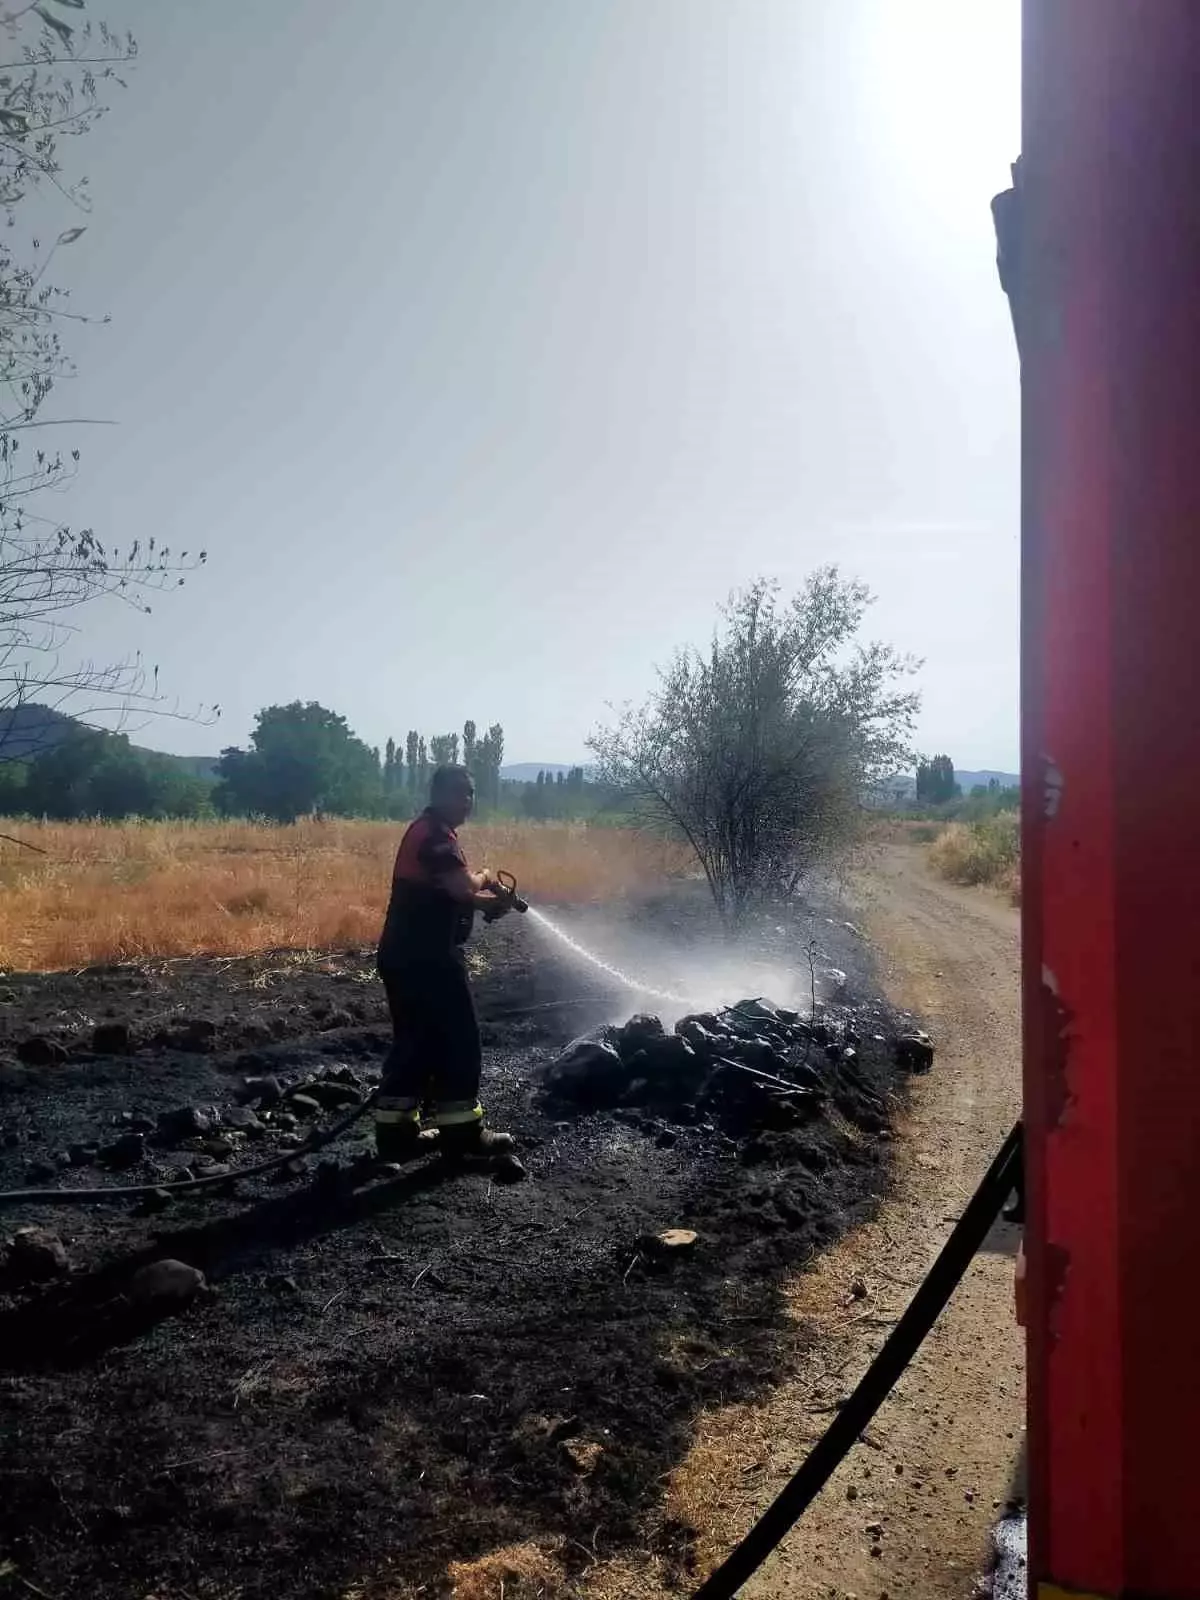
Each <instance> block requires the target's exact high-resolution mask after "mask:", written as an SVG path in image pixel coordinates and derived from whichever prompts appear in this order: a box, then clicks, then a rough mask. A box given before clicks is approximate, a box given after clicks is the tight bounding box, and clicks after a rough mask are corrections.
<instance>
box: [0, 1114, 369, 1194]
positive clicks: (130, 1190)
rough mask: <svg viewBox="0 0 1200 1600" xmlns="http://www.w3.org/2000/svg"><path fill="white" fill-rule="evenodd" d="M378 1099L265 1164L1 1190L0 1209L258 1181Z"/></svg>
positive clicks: (316, 1146) (333, 1135)
mask: <svg viewBox="0 0 1200 1600" xmlns="http://www.w3.org/2000/svg"><path fill="white" fill-rule="evenodd" d="M378 1098H379V1090H378V1089H374V1090H372V1092H371V1093H370V1094H369V1095H368V1096H367V1098H366V1099H365V1100H364V1101H363V1102H362V1103H361V1105H357V1106H355V1107H354V1108H353V1110H351V1111H348V1112H347V1113H346V1115H345V1116H344V1117H340V1118H339V1119H338V1121H337V1122H335V1123H334V1125H333V1127H332V1128H323V1129H318V1130H317V1131H315V1132H313V1133H310V1134H309V1136H308V1138H307V1139H306V1140H305V1141H304V1143H303V1144H298V1145H297V1146H296V1148H295V1149H294V1150H284V1151H281V1152H280V1153H279V1155H275V1156H270V1157H269V1158H268V1159H267V1160H266V1161H256V1162H255V1163H254V1164H253V1165H252V1166H249V1167H238V1168H237V1169H236V1170H235V1171H230V1172H218V1173H216V1174H215V1175H214V1176H213V1177H211V1178H179V1179H177V1180H176V1181H175V1182H169V1181H163V1180H160V1181H159V1182H157V1183H133V1184H125V1185H123V1186H121V1187H119V1188H114V1187H111V1186H108V1185H106V1186H105V1187H104V1188H101V1189H7V1190H0V1206H18V1205H28V1204H32V1203H40V1204H42V1205H45V1204H49V1205H56V1206H71V1205H93V1204H95V1202H96V1201H101V1200H136V1199H137V1198H138V1196H139V1195H145V1194H156V1193H158V1192H159V1190H161V1191H162V1193H163V1194H170V1195H176V1194H188V1193H191V1192H194V1191H195V1190H197V1189H218V1188H220V1186H221V1185H222V1184H223V1183H224V1184H231V1183H234V1182H235V1181H236V1180H237V1179H238V1178H256V1177H259V1176H261V1174H262V1173H264V1172H273V1171H275V1170H276V1168H279V1167H286V1166H287V1164H288V1162H289V1161H296V1160H298V1159H299V1157H301V1156H305V1155H311V1154H312V1152H313V1151H314V1150H323V1149H324V1147H325V1146H326V1145H327V1144H332V1143H333V1141H334V1140H335V1139H337V1138H339V1137H340V1136H341V1135H342V1134H343V1133H345V1131H346V1129H347V1128H349V1127H351V1126H352V1125H353V1124H354V1123H356V1122H357V1121H358V1119H359V1117H361V1116H362V1115H363V1114H364V1113H365V1112H367V1111H369V1110H370V1109H371V1107H372V1106H373V1105H374V1104H375V1102H376V1100H377V1099H378Z"/></svg>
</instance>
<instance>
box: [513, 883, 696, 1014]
mask: <svg viewBox="0 0 1200 1600" xmlns="http://www.w3.org/2000/svg"><path fill="white" fill-rule="evenodd" d="M529 915H530V916H531V917H533V918H534V919H535V921H536V922H537V923H538V924H539V926H541V927H543V928H545V929H546V931H547V933H552V934H553V935H554V937H555V938H556V939H559V940H561V942H562V943H563V944H565V945H566V947H567V949H568V950H570V951H572V952H573V954H575V955H577V956H579V957H580V958H581V959H582V960H584V961H588V962H590V963H591V965H592V966H593V967H596V968H597V969H598V970H599V971H600V972H603V973H606V974H607V975H608V976H609V977H610V978H613V979H614V980H615V981H616V982H617V983H619V984H622V985H623V986H624V987H625V988H626V989H634V990H636V992H637V993H638V994H646V995H649V996H650V997H651V998H652V999H654V1000H665V1001H666V1002H667V1004H668V1005H676V1006H689V1005H692V1004H693V997H692V996H690V995H686V994H674V993H672V991H671V990H670V989H656V988H655V987H654V986H653V984H649V983H642V982H641V981H640V980H639V979H638V978H631V977H630V975H629V973H627V972H622V971H621V969H620V967H614V966H613V965H612V963H611V962H610V961H604V960H602V959H601V957H600V956H598V955H596V954H595V953H594V952H593V951H591V950H588V949H587V948H586V947H585V946H584V945H581V944H580V943H579V941H578V940H577V939H572V937H571V935H570V934H569V933H566V932H564V931H563V929H562V928H560V927H559V926H558V924H557V923H556V922H552V921H551V920H550V918H549V917H548V916H546V915H545V913H544V912H541V911H537V910H535V909H534V908H533V907H532V906H531V907H530V908H529Z"/></svg>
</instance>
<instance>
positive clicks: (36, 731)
mask: <svg viewBox="0 0 1200 1600" xmlns="http://www.w3.org/2000/svg"><path fill="white" fill-rule="evenodd" d="M73 727H75V719H74V718H73V717H68V716H66V715H65V714H64V713H63V712H61V711H54V710H52V709H51V707H50V706H37V705H19V706H4V707H0V761H27V760H29V758H30V757H31V756H36V755H40V754H41V753H42V751H43V750H53V749H54V747H55V745H57V744H61V743H62V741H63V739H65V738H66V736H67V734H68V733H69V732H70V730H71V729H72V728H73Z"/></svg>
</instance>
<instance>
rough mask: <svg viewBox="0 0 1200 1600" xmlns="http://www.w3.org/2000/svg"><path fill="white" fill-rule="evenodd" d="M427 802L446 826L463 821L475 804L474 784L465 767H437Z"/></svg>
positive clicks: (453, 825)
mask: <svg viewBox="0 0 1200 1600" xmlns="http://www.w3.org/2000/svg"><path fill="white" fill-rule="evenodd" d="M429 804H430V806H431V807H432V809H433V810H434V811H436V812H437V814H438V816H439V817H441V819H442V821H443V822H444V823H445V824H446V825H447V827H450V828H457V827H459V826H460V825H461V824H462V823H464V822H465V821H466V820H467V818H468V817H469V816H470V815H471V810H472V808H473V807H474V805H475V784H474V781H473V780H472V778H471V774H470V773H469V772H468V771H467V769H466V767H439V768H438V769H437V771H436V772H435V773H434V775H433V782H432V783H431V784H430V785H429Z"/></svg>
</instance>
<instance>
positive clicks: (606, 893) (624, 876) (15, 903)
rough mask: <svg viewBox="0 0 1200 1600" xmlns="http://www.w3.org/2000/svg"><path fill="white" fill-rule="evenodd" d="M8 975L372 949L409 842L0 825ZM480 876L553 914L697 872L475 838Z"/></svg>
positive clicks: (3, 952) (310, 827)
mask: <svg viewBox="0 0 1200 1600" xmlns="http://www.w3.org/2000/svg"><path fill="white" fill-rule="evenodd" d="M0 830H2V831H3V832H5V833H8V834H11V835H13V836H15V837H17V838H19V839H21V840H24V841H26V842H27V844H29V845H33V846H36V847H37V849H38V850H39V851H44V852H45V854H44V855H42V854H36V853H35V852H34V851H32V850H29V849H27V848H24V847H23V846H21V845H18V844H14V843H11V842H9V841H7V840H0V968H5V969H7V970H10V971H12V970H18V971H41V970H51V969H56V968H63V967H80V966H85V965H88V964H91V963H94V962H102V961H127V960H136V959H138V958H140V957H143V956H186V955H198V954H213V955H245V954H248V953H249V952H251V951H254V950H263V949H274V948H283V947H292V948H298V949H323V948H327V947H331V946H338V945H351V944H365V943H370V942H371V941H373V940H374V939H375V938H376V937H377V935H378V933H379V926H380V920H381V918H382V916H383V910H384V904H385V901H386V898H387V891H388V883H389V879H390V876H391V869H392V860H393V857H394V855H395V851H396V846H397V844H398V843H399V840H400V836H401V833H402V831H403V829H402V827H401V825H399V824H395V823H388V822H337V821H329V822H300V823H297V824H295V825H294V826H293V827H285V828H274V827H264V826H259V825H255V824H251V823H242V822H231V823H186V822H174V823H172V822H132V823H59V824H56V823H33V824H30V823H24V822H22V823H15V822H14V823H0ZM463 841H464V844H465V847H466V850H467V855H468V857H469V859H470V861H471V863H472V865H473V866H488V867H491V868H493V869H499V868H505V869H507V870H508V871H509V872H512V873H514V874H515V875H516V878H517V881H518V883H519V884H520V885H521V887H522V889H523V890H525V891H526V892H528V893H529V894H531V895H533V896H534V897H535V898H537V899H539V900H542V901H544V902H546V903H550V904H554V903H557V904H567V903H572V902H580V901H587V900H608V899H614V898H618V897H621V896H624V895H630V894H637V893H639V892H644V891H645V890H647V889H653V888H654V887H656V886H658V885H661V884H663V883H665V882H666V881H667V880H668V879H670V878H671V877H673V876H677V875H679V874H680V873H682V872H684V871H686V870H687V869H688V858H687V855H686V853H685V852H684V851H682V850H681V849H679V848H678V847H677V846H675V845H672V844H671V843H669V842H668V841H666V840H663V839H657V838H654V837H652V836H650V835H647V834H642V833H638V832H635V831H634V830H632V829H624V828H589V827H587V826H586V825H583V824H577V823H531V822H500V823H493V824H484V825H479V826H474V825H468V827H466V828H465V829H464V830H463Z"/></svg>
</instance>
